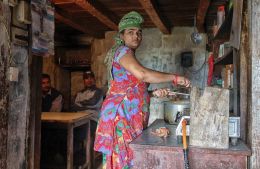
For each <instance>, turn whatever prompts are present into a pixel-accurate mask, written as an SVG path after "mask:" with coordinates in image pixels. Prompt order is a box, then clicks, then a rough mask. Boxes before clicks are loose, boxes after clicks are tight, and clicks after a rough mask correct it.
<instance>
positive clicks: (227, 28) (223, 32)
mask: <svg viewBox="0 0 260 169" xmlns="http://www.w3.org/2000/svg"><path fill="white" fill-rule="evenodd" d="M232 18H233V8H231V10H230V11H229V13H228V15H227V17H226V19H225V21H224V22H223V24H222V25H221V27H220V28H219V30H218V32H217V34H216V35H215V37H214V38H213V40H214V41H222V42H224V41H229V38H230V32H231V25H232Z"/></svg>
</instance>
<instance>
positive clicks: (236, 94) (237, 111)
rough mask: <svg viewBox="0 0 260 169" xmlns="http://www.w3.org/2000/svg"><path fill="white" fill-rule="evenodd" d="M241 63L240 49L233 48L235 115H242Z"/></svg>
mask: <svg viewBox="0 0 260 169" xmlns="http://www.w3.org/2000/svg"><path fill="white" fill-rule="evenodd" d="M239 67H240V63H239V58H238V51H237V50H236V49H235V48H233V105H234V110H233V111H234V112H233V114H234V115H235V116H239V115H240V109H239V108H240V107H239V85H240V83H239V75H240V72H239V70H240V68H239Z"/></svg>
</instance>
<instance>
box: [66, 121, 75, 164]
mask: <svg viewBox="0 0 260 169" xmlns="http://www.w3.org/2000/svg"><path fill="white" fill-rule="evenodd" d="M73 138H74V132H73V125H72V124H70V125H68V135H67V169H73Z"/></svg>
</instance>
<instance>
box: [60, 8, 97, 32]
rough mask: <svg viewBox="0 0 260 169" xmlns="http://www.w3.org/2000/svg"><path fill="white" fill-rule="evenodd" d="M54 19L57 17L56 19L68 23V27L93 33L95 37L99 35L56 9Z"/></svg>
mask: <svg viewBox="0 0 260 169" xmlns="http://www.w3.org/2000/svg"><path fill="white" fill-rule="evenodd" d="M55 19H57V20H58V21H60V22H62V23H64V24H66V25H69V26H70V27H72V28H74V29H76V30H79V31H81V32H83V33H86V34H88V35H93V36H95V37H100V35H99V34H97V33H96V32H95V31H92V30H91V29H89V28H88V29H87V28H85V27H83V26H82V25H80V24H79V23H77V22H75V21H74V20H75V18H74V19H73V18H70V17H69V16H68V15H65V14H64V13H61V12H58V11H57V10H56V11H55Z"/></svg>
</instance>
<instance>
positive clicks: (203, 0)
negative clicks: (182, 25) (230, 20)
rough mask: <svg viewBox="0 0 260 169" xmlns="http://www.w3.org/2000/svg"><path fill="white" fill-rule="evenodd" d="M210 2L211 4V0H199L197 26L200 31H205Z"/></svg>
mask: <svg viewBox="0 0 260 169" xmlns="http://www.w3.org/2000/svg"><path fill="white" fill-rule="evenodd" d="M209 4H210V0H200V2H199V6H198V10H197V16H196V26H197V29H198V31H199V32H205V29H204V22H205V17H206V13H207V11H208V7H209Z"/></svg>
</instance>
